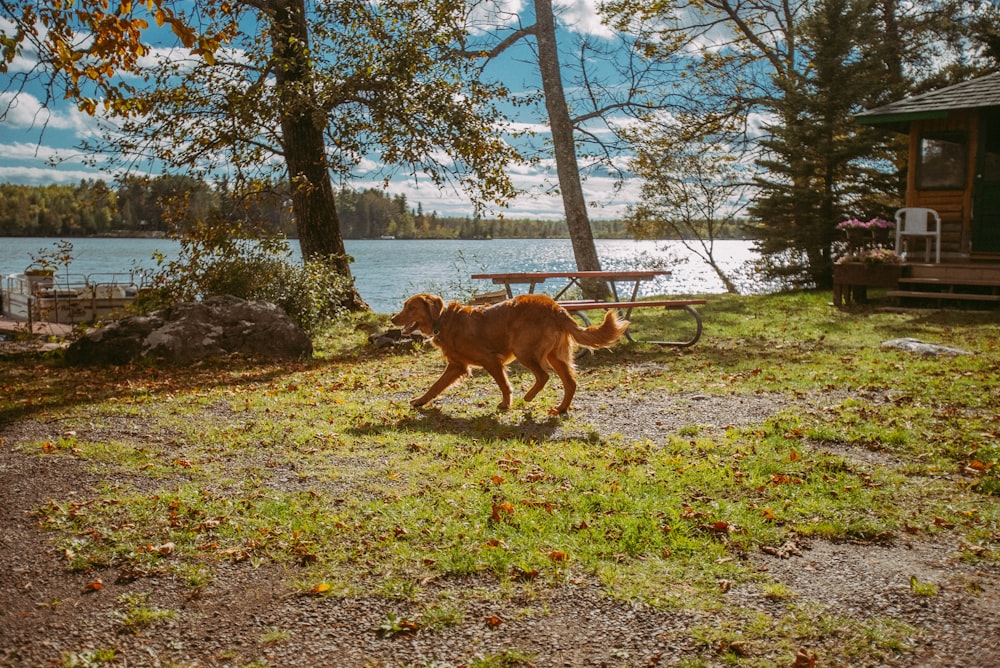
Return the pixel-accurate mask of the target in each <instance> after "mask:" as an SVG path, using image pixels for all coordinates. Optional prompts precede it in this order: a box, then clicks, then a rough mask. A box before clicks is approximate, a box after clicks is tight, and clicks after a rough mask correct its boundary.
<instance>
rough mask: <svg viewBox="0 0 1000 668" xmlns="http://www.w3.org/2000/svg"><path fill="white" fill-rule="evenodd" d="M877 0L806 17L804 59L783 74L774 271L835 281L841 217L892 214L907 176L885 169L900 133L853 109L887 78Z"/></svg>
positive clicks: (768, 191) (767, 250) (768, 236)
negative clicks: (897, 177)
mask: <svg viewBox="0 0 1000 668" xmlns="http://www.w3.org/2000/svg"><path fill="white" fill-rule="evenodd" d="M877 10H878V6H877V3H876V2H873V1H872V0H821V1H820V2H818V3H817V4H816V5H815V6H814V8H813V9H812V11H811V12H810V14H809V15H808V16H807V17H806V18H805V19H804V20H803V21H802V23H801V24H800V26H799V28H800V29H799V31H798V32H799V36H800V40H801V43H800V45H799V46H800V49H801V51H800V53H801V54H802V57H803V66H802V67H800V68H795V69H794V70H792V71H791V72H790V73H789V74H786V75H784V76H783V77H777V76H776V77H775V78H774V80H773V83H774V85H775V87H776V89H777V90H778V91H779V93H780V94H779V95H776V96H775V98H774V109H773V111H774V115H775V120H774V122H773V123H771V124H768V125H766V126H765V130H766V131H767V133H768V136H767V137H766V138H765V139H764V140H763V141H762V142H761V146H762V147H763V149H764V155H763V157H761V158H760V159H759V161H758V162H759V165H760V166H761V167H762V168H763V169H764V174H763V176H761V177H760V178H759V181H758V185H759V186H760V193H759V195H758V197H757V198H756V202H755V204H754V206H753V207H752V208H751V213H752V215H753V217H754V218H755V219H756V220H758V221H759V227H758V228H757V234H758V237H759V248H760V250H761V252H762V253H763V254H764V255H765V256H766V257H768V258H770V260H771V264H770V266H769V267H768V271H769V272H770V273H771V274H773V275H774V276H783V277H785V278H787V279H788V280H789V281H791V282H793V283H799V284H812V285H815V286H816V287H820V288H827V287H830V285H831V284H832V267H833V262H834V259H835V257H834V252H835V243H834V242H835V241H836V240H837V238H838V233H837V231H836V229H835V228H836V224H837V222H839V221H840V220H843V219H844V218H845V217H853V216H870V215H876V214H881V215H886V214H887V213H888V211H887V209H888V208H889V205H888V203H889V202H890V201H892V199H893V196H894V195H896V194H897V192H898V191H897V189H896V188H897V186H896V184H895V183H894V182H892V180H891V179H887V178H886V177H885V176H882V174H885V173H886V172H887V171H889V172H891V170H886V169H885V166H886V165H885V163H884V162H883V163H882V165H881V167H882V169H877V168H876V167H877V166H878V163H879V161H880V160H889V159H891V157H892V153H891V151H890V149H891V142H893V141H894V139H893V138H892V137H888V136H887V135H886V134H885V133H884V132H883V131H880V130H874V129H872V128H868V127H864V126H861V125H858V124H856V123H855V122H854V121H853V115H854V114H855V113H857V112H858V111H860V110H862V109H863V108H865V107H866V106H869V105H871V104H872V103H874V102H875V101H877V100H879V97H880V95H882V94H884V91H885V90H886V88H887V79H888V76H889V73H888V72H887V66H886V63H887V62H890V61H889V60H887V59H886V58H884V57H883V56H882V55H881V54H880V51H881V49H882V48H883V47H882V46H881V45H882V44H883V41H882V40H881V39H880V32H879V25H880V22H879V13H878V11H877Z"/></svg>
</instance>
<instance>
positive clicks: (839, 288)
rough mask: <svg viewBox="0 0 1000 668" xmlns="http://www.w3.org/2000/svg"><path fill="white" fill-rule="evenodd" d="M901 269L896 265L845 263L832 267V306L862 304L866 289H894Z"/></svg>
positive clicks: (865, 296) (866, 298) (865, 300)
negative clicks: (844, 303)
mask: <svg viewBox="0 0 1000 668" xmlns="http://www.w3.org/2000/svg"><path fill="white" fill-rule="evenodd" d="M902 273H903V267H902V266H901V265H898V264H874V265H871V264H864V263H863V262H845V263H843V264H835V265H833V304H834V306H841V305H842V302H846V303H848V304H849V303H851V302H852V301H853V302H854V303H856V304H864V303H865V302H867V301H868V294H867V289H868V288H894V287H896V286H897V285H898V284H899V277H900V276H901V275H902Z"/></svg>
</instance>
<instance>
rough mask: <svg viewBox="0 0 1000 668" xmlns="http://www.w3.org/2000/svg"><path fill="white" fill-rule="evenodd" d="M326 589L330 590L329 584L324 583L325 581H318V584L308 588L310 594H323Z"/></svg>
mask: <svg viewBox="0 0 1000 668" xmlns="http://www.w3.org/2000/svg"><path fill="white" fill-rule="evenodd" d="M328 591H330V585H329V584H328V583H326V582H320V583H319V584H317V585H314V586H313V588H312V589H310V590H309V593H310V594H325V593H326V592H328Z"/></svg>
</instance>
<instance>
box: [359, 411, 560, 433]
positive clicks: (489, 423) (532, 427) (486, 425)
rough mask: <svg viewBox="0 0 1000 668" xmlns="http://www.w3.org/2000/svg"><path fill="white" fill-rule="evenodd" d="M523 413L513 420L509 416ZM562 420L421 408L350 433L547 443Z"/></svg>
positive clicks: (511, 413)
mask: <svg viewBox="0 0 1000 668" xmlns="http://www.w3.org/2000/svg"><path fill="white" fill-rule="evenodd" d="M517 414H522V416H523V417H522V419H521V420H519V421H514V419H512V416H515V415H517ZM562 421H563V420H562V418H560V417H558V416H551V415H545V417H544V419H542V420H538V419H536V416H535V414H534V413H533V412H532V411H525V410H517V409H515V410H513V411H509V412H504V413H501V412H495V413H485V414H482V415H454V414H451V413H449V412H446V411H442V410H441V409H439V408H437V407H429V408H421V409H419V410H418V411H417V413H416V414H413V415H407V416H406V417H404V418H402V419H400V420H397V421H396V422H390V423H382V424H368V425H361V426H358V427H354V428H352V429H350V430H349V432H350V433H351V434H353V435H355V436H372V435H378V434H381V433H383V432H387V431H414V432H423V433H429V434H455V435H457V436H466V437H469V438H493V439H499V440H515V439H517V440H525V439H527V440H531V439H535V440H549V439H550V438H552V436H553V435H554V434H555V433H556V431H557V430H558V429H559V426H560V425H561V424H562Z"/></svg>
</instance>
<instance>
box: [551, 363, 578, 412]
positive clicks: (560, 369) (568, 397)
mask: <svg viewBox="0 0 1000 668" xmlns="http://www.w3.org/2000/svg"><path fill="white" fill-rule="evenodd" d="M572 354H573V353H572V351H571V350H570V349H569V348H568V347H567V348H566V349H564V350H553V351H552V352H551V353H549V356H548V357H547V358H546V360H547V361H548V363H549V364H550V365H551V366H552V370H553V371H555V372H556V375H558V376H559V378H560V380H562V384H563V400H562V403H561V404H559V407H558V408H556V409H555V411H554V412H555V413H557V414H560V415H561V414H563V413H565V412H566V411H568V410H569V405H570V403H571V402H572V401H573V395H575V394H576V372H574V371H573V362H572V359H571V357H570V356H571V355H572Z"/></svg>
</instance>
